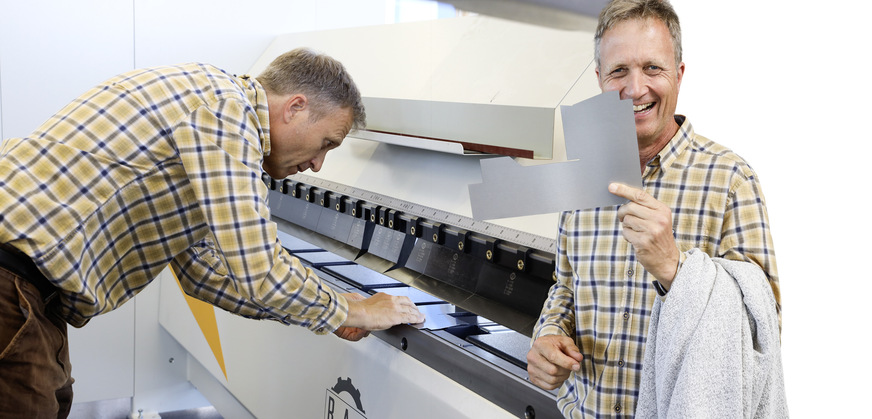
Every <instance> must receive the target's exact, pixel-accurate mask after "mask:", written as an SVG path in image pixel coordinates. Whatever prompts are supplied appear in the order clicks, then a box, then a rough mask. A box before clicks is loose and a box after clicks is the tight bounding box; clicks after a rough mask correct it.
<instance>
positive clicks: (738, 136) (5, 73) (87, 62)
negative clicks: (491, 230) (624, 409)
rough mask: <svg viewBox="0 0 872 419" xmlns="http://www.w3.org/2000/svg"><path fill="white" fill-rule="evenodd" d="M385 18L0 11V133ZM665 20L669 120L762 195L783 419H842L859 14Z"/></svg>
mask: <svg viewBox="0 0 872 419" xmlns="http://www.w3.org/2000/svg"><path fill="white" fill-rule="evenodd" d="M390 3H392V2H391V1H382V0H367V1H359V0H357V1H356V0H324V1H319V2H310V1H303V0H291V1H288V0H253V1H247V2H231V1H228V0H217V1H216V0H209V1H206V0H188V1H184V2H182V1H169V0H136V1H134V0H127V1H121V2H119V1H117V0H87V1H85V0H82V1H78V2H68V1H63V0H42V1H34V2H23V1H14V0H0V111H2V114H0V116H2V118H0V133H2V137H3V138H6V137H10V136H19V135H25V134H26V133H27V132H29V130H31V129H33V128H34V127H36V126H37V125H38V124H39V123H41V122H42V121H43V120H44V119H45V118H46V117H48V116H49V115H51V114H52V113H53V112H54V111H56V110H57V109H59V108H60V107H61V106H63V105H64V104H65V103H66V102H67V101H69V100H70V99H72V98H74V97H75V96H76V95H78V94H79V93H81V92H82V91H84V90H85V89H87V88H88V87H90V86H91V85H93V84H94V83H97V82H99V81H101V80H103V79H105V78H106V77H109V76H111V75H113V74H116V73H118V72H120V71H124V70H127V69H130V68H134V67H140V66H146V65H154V64H165V63H174V62H179V61H194V60H200V61H208V62H212V63H215V64H217V65H219V66H224V67H225V68H227V69H228V70H230V71H233V72H245V71H247V69H248V68H249V67H250V66H251V65H252V63H253V62H254V60H255V58H256V57H257V56H258V55H259V54H260V53H261V52H262V51H263V49H265V48H266V46H267V45H268V44H269V42H270V41H271V40H272V39H273V38H274V37H275V36H276V35H278V34H281V33H288V32H296V31H307V30H315V29H328V28H335V27H343V26H353V25H360V24H376V23H383V22H385V21H386V19H385V16H386V15H390V14H391V13H392V10H391V6H390ZM673 4H674V5H675V8H676V9H677V11H678V13H679V16H680V17H681V20H682V25H683V29H684V47H685V55H684V61H685V63H686V64H687V69H686V73H685V78H684V82H683V83H682V86H681V95H680V99H679V104H678V107H679V112H680V113H684V114H686V115H688V116H689V117H690V118H691V121H692V122H693V124H694V127H695V128H696V129H697V131H698V132H700V133H701V134H703V135H706V136H708V137H710V138H712V139H714V140H716V141H718V142H721V143H722V144H725V145H727V146H730V147H731V148H733V149H734V150H735V151H737V152H738V153H739V154H740V155H742V156H743V157H745V158H746V159H747V160H748V161H749V162H750V163H751V165H752V166H753V167H754V168H755V169H756V170H757V172H758V174H759V175H760V178H761V181H762V183H763V188H764V191H765V192H766V196H767V200H768V204H769V208H770V219H771V222H772V228H773V235H774V237H775V246H776V251H777V254H778V262H779V272H780V274H781V280H782V292H783V294H782V297H783V306H784V317H783V321H784V329H783V333H782V343H783V355H784V368H785V375H786V379H787V392H788V393H787V396H788V403H789V406H790V411H791V414H792V416H793V417H800V418H802V417H809V418H816V417H836V416H855V415H856V413H857V411H858V410H859V409H863V406H861V405H860V403H862V401H863V400H865V396H866V395H867V394H866V393H868V391H869V389H870V386H869V385H865V386H864V385H862V383H864V382H866V380H868V377H869V375H870V373H872V368H870V367H869V362H867V361H866V360H865V359H864V354H865V353H866V350H867V348H866V346H865V343H866V341H867V340H868V338H867V337H866V333H867V331H868V330H869V329H867V328H866V327H868V326H862V325H863V324H866V321H868V320H869V318H870V315H869V312H868V310H865V308H866V307H865V304H868V302H867V299H868V296H869V295H870V293H872V286H870V284H869V283H870V279H872V275H870V273H869V272H868V270H867V269H866V268H865V266H864V265H863V264H862V262H863V260H865V257H866V255H865V248H866V242H867V241H868V238H869V237H870V236H872V228H870V226H869V222H867V221H866V217H867V215H868V213H869V211H868V210H865V209H864V205H865V203H866V201H867V200H868V199H867V198H863V196H864V195H865V190H864V189H862V185H863V183H862V179H864V177H863V175H864V174H865V173H864V171H863V167H864V163H865V160H866V159H867V158H868V156H870V155H872V145H870V144H872V138H870V137H872V136H870V134H869V133H868V130H867V129H865V127H864V126H861V124H863V123H864V122H866V118H868V117H867V116H865V115H863V114H862V113H863V112H864V110H865V109H864V106H865V105H866V103H865V102H868V101H869V100H870V96H872V88H870V84H869V82H868V81H867V78H868V76H866V71H868V69H869V64H870V58H869V53H868V52H867V50H868V45H866V44H868V41H869V40H870V35H869V32H868V30H865V29H866V26H868V22H867V20H868V16H869V12H870V11H872V6H869V5H868V4H867V3H865V2H859V1H847V0H834V1H829V2H810V1H803V0H801V1H786V0H774V1H766V2H759V1H751V0H736V1H732V2H700V1H691V0H673ZM386 5H387V6H386ZM92 327H96V325H92ZM97 330H98V329H95V333H96V331H97ZM110 336H111V335H110ZM94 339H96V340H100V339H101V338H100V337H99V336H98V337H96V338H94ZM96 343H97V344H98V345H102V346H106V345H105V343H103V342H96ZM858 402H860V403H858ZM860 411H862V410H860Z"/></svg>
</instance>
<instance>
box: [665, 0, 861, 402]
mask: <svg viewBox="0 0 872 419" xmlns="http://www.w3.org/2000/svg"><path fill="white" fill-rule="evenodd" d="M673 5H674V7H675V8H676V10H677V12H678V14H679V17H680V18H681V22H682V29H683V38H684V49H685V54H684V61H685V63H686V65H687V67H686V70H685V78H684V81H683V83H682V86H681V93H680V96H679V103H678V108H679V109H678V110H679V112H681V113H685V114H686V115H688V117H690V118H691V121H692V122H693V124H694V128H695V129H696V130H697V132H699V133H701V134H703V135H706V136H708V137H709V138H712V139H714V140H716V141H719V142H721V143H722V144H725V145H728V146H730V147H731V148H733V149H734V150H735V151H736V152H738V153H739V154H740V155H741V156H743V157H745V158H746V159H747V160H748V161H749V162H750V163H751V165H752V166H753V167H754V169H755V170H756V171H757V173H758V175H759V176H760V179H761V182H762V184H763V190H764V192H765V194H766V198H767V201H768V204H769V209H770V214H769V215H770V221H771V223H772V234H773V236H774V238H775V249H776V253H777V257H778V268H779V269H778V270H779V274H780V276H781V284H782V303H783V308H784V312H783V319H782V320H783V330H782V345H783V347H782V354H783V357H784V369H785V378H786V385H787V400H788V404H789V408H790V413H791V416H792V417H797V418H820V417H856V416H858V415H862V412H863V411H865V410H866V409H865V406H864V403H863V401H865V400H868V399H867V397H869V390H870V389H872V387H870V386H869V385H868V380H869V376H870V374H872V368H870V366H869V361H868V360H866V359H865V356H866V354H868V350H869V349H868V344H867V342H869V340H870V339H869V337H868V334H869V331H870V328H869V325H868V323H867V322H868V321H869V319H870V314H869V313H870V311H869V306H868V304H869V297H870V295H872V285H870V282H872V274H870V272H869V270H868V269H867V268H866V266H865V265H864V260H866V257H868V256H867V255H866V253H865V252H866V250H867V248H868V246H867V242H868V240H869V237H870V235H872V228H870V224H869V222H867V220H866V219H867V217H868V216H869V210H868V209H866V208H865V205H866V202H868V201H869V199H868V198H863V196H865V195H866V190H865V186H864V185H865V183H864V182H865V181H864V180H863V179H865V178H866V171H865V169H864V168H865V166H866V164H867V160H868V158H869V156H870V155H872V135H870V133H869V130H868V128H867V127H866V126H865V125H864V124H865V123H868V121H869V119H868V118H869V116H868V115H864V114H865V108H866V107H867V103H868V102H869V100H870V96H872V87H870V83H869V81H868V78H869V77H868V75H867V71H869V68H870V67H869V66H870V64H872V59H870V54H869V52H868V49H869V48H868V42H869V40H870V35H869V30H868V26H869V23H868V16H869V12H870V11H872V7H870V5H869V3H867V2H859V1H846V0H835V1H827V2H811V1H784V0H777V1H763V2H761V1H751V0H737V1H731V2H700V1H692V0H673ZM864 324H865V325H866V326H863V325H864Z"/></svg>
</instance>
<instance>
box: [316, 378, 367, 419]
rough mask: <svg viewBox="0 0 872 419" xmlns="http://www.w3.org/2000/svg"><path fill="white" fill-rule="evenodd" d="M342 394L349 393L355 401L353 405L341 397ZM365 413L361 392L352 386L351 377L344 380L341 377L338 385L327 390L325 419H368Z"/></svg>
mask: <svg viewBox="0 0 872 419" xmlns="http://www.w3.org/2000/svg"><path fill="white" fill-rule="evenodd" d="M340 393H347V394H348V395H349V396H350V397H351V399H352V400H353V405H352V403H349V402H348V401H347V400H346V399H345V398H343V397H342V396H340ZM365 413H366V411H364V410H363V403H361V401H360V390H358V389H356V388H354V385H353V384H351V377H348V378H346V379H344V380H343V379H342V377H339V378H337V379H336V385H335V386H333V388H328V389H327V398H326V401H325V406H324V419H366V416H364V414H365Z"/></svg>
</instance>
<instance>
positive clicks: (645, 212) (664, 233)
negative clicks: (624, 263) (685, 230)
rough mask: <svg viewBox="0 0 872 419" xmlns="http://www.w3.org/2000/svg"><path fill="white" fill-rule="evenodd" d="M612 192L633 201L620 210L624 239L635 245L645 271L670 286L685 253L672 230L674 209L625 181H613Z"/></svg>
mask: <svg viewBox="0 0 872 419" xmlns="http://www.w3.org/2000/svg"><path fill="white" fill-rule="evenodd" d="M609 192H611V193H612V194H614V195H617V196H620V197H621V198H626V199H629V200H630V202H628V203H626V204H624V205H621V208H620V209H618V219H619V220H621V225H622V226H623V236H624V239H626V240H627V241H628V242H630V244H632V245H633V249H635V250H636V257H638V258H639V263H641V264H642V266H644V267H645V270H647V271H648V272H650V273H651V274H652V275H654V277H655V278H657V280H658V281H660V283H661V284H662V285H663V286H664V287H666V288H667V289H668V288H669V287H670V286H671V285H672V280H673V279H674V278H675V273H676V270H677V268H678V260H679V258H680V256H681V252H680V251H679V250H678V246H677V245H676V244H675V237H674V236H673V232H672V210H670V209H669V207H667V206H666V205H664V204H663V203H662V202H660V201H658V200H656V199H654V197H653V196H651V195H649V194H648V193H647V192H645V191H643V190H641V189H636V188H633V187H630V186H627V185H624V184H620V183H612V184H610V185H609Z"/></svg>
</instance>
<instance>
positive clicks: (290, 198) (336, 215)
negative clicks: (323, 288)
mask: <svg viewBox="0 0 872 419" xmlns="http://www.w3.org/2000/svg"><path fill="white" fill-rule="evenodd" d="M263 180H264V183H265V184H266V185H267V187H268V188H269V189H270V192H269V194H270V207H271V211H272V213H273V214H272V215H273V220H274V221H275V222H276V224H277V225H278V228H279V230H280V231H283V232H284V233H287V234H290V235H292V236H295V237H297V238H300V239H302V240H304V241H307V242H309V243H311V244H313V245H315V246H318V247H320V248H322V249H323V250H326V251H329V252H332V253H334V254H336V255H337V256H340V257H343V258H346V259H348V260H350V261H354V262H355V263H357V264H360V265H362V266H365V267H366V268H369V269H371V270H373V271H376V272H379V273H382V274H384V275H386V276H388V277H390V278H393V279H396V280H398V281H400V282H403V283H405V284H407V285H410V286H412V287H415V288H417V289H420V290H421V291H424V292H427V293H430V294H431V295H433V296H435V297H437V298H440V299H443V300H444V301H445V302H448V303H451V304H454V305H456V306H457V307H460V308H461V309H463V310H466V311H469V312H471V313H474V314H476V315H478V316H481V317H484V318H487V319H490V320H493V321H494V322H496V323H498V324H500V325H503V326H506V327H508V328H510V329H513V330H515V331H517V332H520V333H523V334H524V335H526V336H528V337H529V336H530V334H531V332H532V327H533V324H534V323H535V321H536V319H537V317H538V310H536V311H535V312H533V310H531V309H530V308H531V307H536V308H538V307H541V305H542V303H543V301H544V297H545V294H544V293H537V294H536V295H533V296H528V297H529V298H528V301H529V304H526V305H525V307H526V308H524V307H521V308H518V307H513V303H515V302H517V299H516V298H505V299H500V298H499V296H498V295H496V296H494V295H491V296H488V297H485V296H482V295H480V294H478V293H476V292H475V289H474V288H473V289H470V287H469V283H470V282H473V283H474V282H477V281H479V280H480V281H488V280H491V279H493V276H492V275H491V276H488V275H484V276H482V277H479V278H472V279H471V280H467V281H460V283H458V281H456V279H457V278H452V273H451V272H452V270H451V269H428V268H427V266H428V265H427V264H426V263H421V262H422V261H421V260H416V261H414V262H411V263H410V262H409V260H410V258H411V259H420V258H422V257H423V258H424V259H428V258H429V256H430V253H428V252H426V251H422V247H429V248H430V249H438V250H436V251H435V252H436V253H442V254H445V253H447V254H449V255H450V259H451V260H452V263H457V260H459V259H463V260H465V261H466V264H465V265H464V266H466V268H464V269H461V270H462V273H461V276H464V277H467V279H469V278H468V276H469V275H468V274H470V273H474V272H480V270H478V269H476V268H473V269H469V266H473V265H474V266H477V267H478V268H480V267H482V266H486V267H487V269H489V270H491V271H494V270H495V271H499V272H505V273H506V274H507V277H511V278H513V279H512V281H516V283H517V284H518V285H513V286H514V287H516V288H517V287H520V288H525V287H526V288H529V287H530V286H529V284H538V286H536V287H534V288H537V289H540V290H544V291H545V292H547V287H548V286H550V284H551V283H552V282H551V281H552V273H553V270H554V256H553V254H549V253H547V252H544V251H541V250H538V249H529V248H527V247H525V246H521V245H517V244H515V243H511V242H507V241H504V240H500V239H494V238H492V237H489V236H487V235H485V234H482V233H480V232H470V231H458V230H459V229H457V228H455V227H453V226H451V225H449V224H445V223H438V226H435V228H434V225H433V222H431V220H427V219H424V218H421V217H414V216H409V215H407V214H405V213H404V212H403V211H402V209H399V208H387V207H384V206H380V205H374V204H372V203H369V202H366V201H364V200H363V199H359V198H356V197H353V196H348V195H344V194H341V193H337V192H335V191H330V190H326V189H324V188H316V187H313V186H310V185H306V184H304V183H302V182H299V181H295V180H293V179H280V180H276V179H272V178H270V177H269V176H268V175H266V174H264V176H263ZM401 219H403V220H404V222H402V223H401V222H400V220H401ZM412 220H414V221H412ZM392 221H397V222H396V223H394V222H392ZM425 226H429V229H428V228H427V227H425ZM413 227H417V228H413ZM337 230H338V231H341V233H340V232H338V231H337ZM376 230H378V232H376ZM431 233H432V234H433V235H432V237H431ZM378 235H382V236H383V237H382V238H381V239H379V238H377V237H376V236H378ZM385 235H387V236H385ZM337 238H338V239H337ZM431 238H432V240H431ZM377 241H381V242H383V243H388V242H389V243H390V244H386V245H378V244H375V242H377ZM461 243H464V244H461ZM474 243H477V244H478V246H476V245H474ZM373 246H375V247H373ZM482 246H483V247H482ZM503 254H505V255H506V257H501V256H503ZM518 255H521V256H523V257H524V259H516V258H517V257H518ZM443 256H444V255H443ZM488 256H490V257H488ZM445 259H446V258H444V257H442V258H439V257H434V258H433V263H434V264H442V263H444V261H445ZM501 260H502V263H500V262H499V261H501ZM518 260H526V261H527V262H526V264H519V263H517V261H518ZM509 261H511V262H509ZM425 262H426V261H425ZM460 263H463V261H461V262H460ZM525 269H526V271H525ZM327 281H328V282H331V281H330V279H329V278H328V279H327ZM452 282H453V283H452ZM522 283H523V284H527V285H521V284H522ZM499 286H501V287H505V286H506V285H505V284H504V283H502V282H500V283H499ZM343 287H346V288H348V286H347V285H343ZM494 297H496V298H494ZM373 335H374V336H376V337H378V338H379V339H381V340H382V341H384V342H385V343H387V344H389V345H391V346H393V347H395V348H397V349H398V350H400V351H402V352H403V353H405V354H406V355H408V356H411V357H413V358H415V359H417V360H419V361H421V362H423V363H424V364H426V365H428V366H429V367H431V368H433V369H434V370H436V371H438V372H439V373H441V374H443V375H445V376H446V377H448V378H450V379H452V380H454V381H455V382H457V383H458V384H460V385H462V386H464V387H466V388H468V389H469V390H471V391H473V392H474V393H476V394H479V395H481V396H482V397H485V398H486V399H488V400H490V401H491V402H492V403H494V404H496V405H497V406H500V407H501V408H502V409H504V410H506V411H507V412H509V413H511V414H513V415H517V416H518V417H521V418H551V417H554V418H559V417H561V415H560V412H559V411H558V409H557V405H556V393H555V392H553V391H552V392H548V391H545V390H542V389H540V388H538V387H536V386H534V385H533V384H532V383H530V382H529V380H528V379H527V375H526V371H525V370H524V369H523V368H521V367H519V366H518V365H515V364H514V363H512V362H509V361H507V360H505V359H503V358H502V357H500V356H499V355H498V354H494V353H491V352H489V351H487V350H485V349H483V348H481V347H478V346H475V345H473V344H471V343H469V342H467V341H465V340H464V339H462V338H460V337H457V336H455V335H454V334H451V333H449V332H446V331H443V330H425V329H418V328H416V327H413V326H411V325H399V326H395V327H393V328H391V329H388V330H384V331H378V332H374V333H373Z"/></svg>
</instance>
